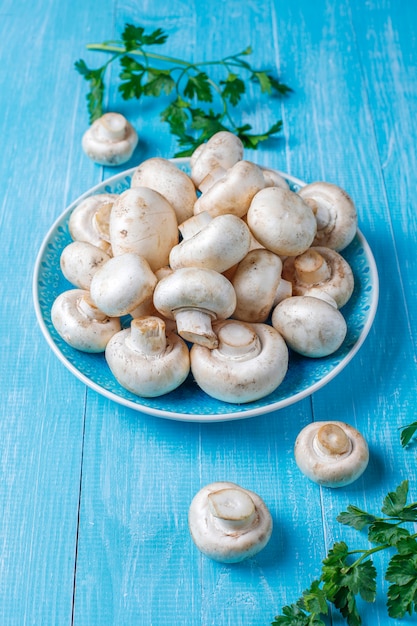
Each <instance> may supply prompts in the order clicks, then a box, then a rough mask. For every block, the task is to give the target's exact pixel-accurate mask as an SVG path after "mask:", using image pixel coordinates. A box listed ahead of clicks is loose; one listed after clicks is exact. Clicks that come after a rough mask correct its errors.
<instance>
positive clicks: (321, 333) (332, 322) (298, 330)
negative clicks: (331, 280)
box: [271, 295, 347, 358]
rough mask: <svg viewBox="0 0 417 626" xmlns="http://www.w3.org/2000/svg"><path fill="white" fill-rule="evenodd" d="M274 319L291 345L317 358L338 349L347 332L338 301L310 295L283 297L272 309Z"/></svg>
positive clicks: (276, 325)
mask: <svg viewBox="0 0 417 626" xmlns="http://www.w3.org/2000/svg"><path fill="white" fill-rule="evenodd" d="M271 321H272V325H273V327H274V328H275V329H276V330H277V331H278V332H279V333H280V334H281V335H282V336H283V337H284V339H285V341H286V343H287V345H288V347H289V348H291V349H292V350H294V352H297V353H298V354H302V355H303V356H307V357H313V358H320V357H324V356H328V355H330V354H333V353H334V352H336V350H338V349H339V348H340V346H341V345H342V343H343V341H344V339H345V337H346V333H347V325H346V321H345V318H344V317H343V315H342V314H341V312H340V311H339V310H338V309H337V307H336V303H335V302H334V301H333V304H330V302H327V301H325V300H323V299H321V298H317V297H312V296H309V295H305V296H291V298H286V299H285V300H282V301H281V302H280V303H279V304H277V306H276V307H275V308H274V310H273V311H272V317H271Z"/></svg>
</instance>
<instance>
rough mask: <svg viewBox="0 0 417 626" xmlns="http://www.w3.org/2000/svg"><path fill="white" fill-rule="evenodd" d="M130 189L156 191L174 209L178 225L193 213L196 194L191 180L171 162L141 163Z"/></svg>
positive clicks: (152, 159) (147, 161)
mask: <svg viewBox="0 0 417 626" xmlns="http://www.w3.org/2000/svg"><path fill="white" fill-rule="evenodd" d="M130 186H131V187H149V188H150V189H153V190H154V191H158V192H159V193H160V194H161V195H162V196H164V198H166V199H167V200H168V202H169V203H170V205H171V206H172V208H173V209H174V211H175V213H176V216H177V220H178V224H181V222H184V221H185V220H186V219H188V218H190V217H191V216H192V215H193V213H194V203H195V201H196V200H197V193H196V189H195V186H194V183H193V181H192V180H191V178H190V177H189V176H188V175H187V174H186V173H185V172H183V171H182V170H180V169H179V168H178V167H177V166H176V165H175V164H174V163H173V162H172V161H169V160H168V159H163V158H160V157H154V158H151V159H147V160H146V161H143V162H142V163H141V164H140V165H139V167H138V168H137V169H136V170H135V172H134V173H133V176H132V181H131V183H130Z"/></svg>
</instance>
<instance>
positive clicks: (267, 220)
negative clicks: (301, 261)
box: [247, 187, 317, 256]
mask: <svg viewBox="0 0 417 626" xmlns="http://www.w3.org/2000/svg"><path fill="white" fill-rule="evenodd" d="M247 222H248V226H249V228H250V230H251V231H252V234H253V236H254V237H255V239H256V240H257V241H259V243H260V244H261V245H262V246H264V247H265V248H267V249H268V250H271V252H275V254H278V255H282V256H295V255H297V254H301V253H302V252H304V251H305V250H307V248H309V247H310V246H311V244H312V242H313V240H314V237H315V234H316V229H317V223H316V218H315V217H314V213H313V211H312V209H311V208H310V207H309V206H308V205H307V204H306V203H305V202H304V201H303V200H302V198H300V196H299V195H298V194H296V193H295V192H293V191H291V190H290V189H283V188H282V187H266V188H265V189H261V190H260V191H259V192H258V193H257V194H256V195H255V197H254V198H253V200H252V202H251V204H250V207H249V210H248V213H247Z"/></svg>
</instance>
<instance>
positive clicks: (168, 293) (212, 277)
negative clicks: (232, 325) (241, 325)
mask: <svg viewBox="0 0 417 626" xmlns="http://www.w3.org/2000/svg"><path fill="white" fill-rule="evenodd" d="M153 299H154V305H155V308H156V309H157V311H159V313H160V314H161V315H162V316H163V317H166V318H168V319H175V321H176V324H177V330H178V333H179V334H180V335H181V337H183V339H185V340H186V341H190V342H192V343H199V344H202V345H204V346H208V347H209V348H214V347H216V346H217V343H218V340H217V336H216V334H215V332H214V331H213V328H212V322H213V321H214V320H216V319H220V320H222V319H226V318H228V317H230V315H231V314H232V313H233V311H234V308H235V306H236V295H235V291H234V289H233V287H232V284H231V283H230V281H229V280H227V278H225V277H224V276H223V275H222V274H219V273H218V272H216V271H215V270H211V269H204V268H201V267H197V268H196V267H183V268H179V269H177V270H175V271H173V272H172V274H169V275H168V276H166V277H165V278H162V279H161V280H160V281H159V282H158V283H157V285H156V287H155V291H154V296H153Z"/></svg>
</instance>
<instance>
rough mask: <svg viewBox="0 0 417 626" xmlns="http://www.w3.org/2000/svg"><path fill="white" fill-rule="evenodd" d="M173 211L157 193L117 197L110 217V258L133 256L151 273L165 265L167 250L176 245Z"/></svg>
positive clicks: (138, 191) (143, 189) (133, 191)
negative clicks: (130, 253) (144, 261)
mask: <svg viewBox="0 0 417 626" xmlns="http://www.w3.org/2000/svg"><path fill="white" fill-rule="evenodd" d="M178 239H179V234H178V222H177V217H176V215H175V211H174V209H173V208H172V206H171V205H170V203H169V202H168V200H166V199H165V198H164V197H163V196H162V195H161V194H160V193H159V192H157V191H154V190H153V189H148V188H147V187H134V188H133V189H127V190H126V191H124V192H123V193H121V194H120V196H119V197H118V199H117V201H116V202H115V203H114V205H113V208H112V211H111V214H110V242H111V246H112V250H113V255H114V256H116V255H119V254H123V253H124V252H135V253H136V254H140V255H141V256H143V257H144V258H145V259H146V260H147V261H148V263H149V265H150V266H151V269H152V271H154V272H155V271H156V270H158V269H160V268H161V267H163V266H165V265H168V258H169V253H170V251H171V248H172V247H173V246H174V245H176V244H177V243H178Z"/></svg>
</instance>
